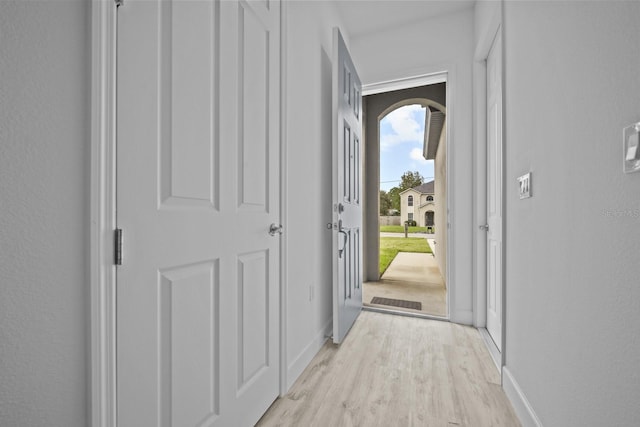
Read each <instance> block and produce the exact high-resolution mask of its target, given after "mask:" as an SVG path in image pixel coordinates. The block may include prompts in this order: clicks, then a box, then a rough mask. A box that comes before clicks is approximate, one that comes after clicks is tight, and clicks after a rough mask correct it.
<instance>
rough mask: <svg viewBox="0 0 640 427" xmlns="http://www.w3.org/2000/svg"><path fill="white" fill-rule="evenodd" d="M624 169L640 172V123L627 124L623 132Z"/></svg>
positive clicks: (630, 171)
mask: <svg viewBox="0 0 640 427" xmlns="http://www.w3.org/2000/svg"><path fill="white" fill-rule="evenodd" d="M622 170H623V171H624V172H625V173H632V172H640V123H635V124H633V125H631V126H627V127H626V128H624V130H623V132H622Z"/></svg>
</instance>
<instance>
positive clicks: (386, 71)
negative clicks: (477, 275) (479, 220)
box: [351, 9, 474, 324]
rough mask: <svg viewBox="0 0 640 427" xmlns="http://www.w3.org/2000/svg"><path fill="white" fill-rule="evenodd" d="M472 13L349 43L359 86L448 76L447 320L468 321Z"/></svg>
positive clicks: (409, 26)
mask: <svg viewBox="0 0 640 427" xmlns="http://www.w3.org/2000/svg"><path fill="white" fill-rule="evenodd" d="M473 29H474V27H473V9H466V10H464V11H461V12H458V13H454V14H450V15H445V16H442V17H439V18H436V19H432V20H428V21H424V22H422V23H418V24H412V25H407V26H403V27H401V28H397V29H393V30H389V31H381V32H376V33H374V34H369V35H363V36H359V37H357V38H354V39H353V43H352V47H351V54H352V55H353V59H354V62H355V64H356V67H357V68H358V70H359V73H360V77H361V78H362V82H363V84H365V85H366V84H372V83H379V82H384V81H389V80H394V79H400V78H406V77H411V76H417V75H423V74H427V73H435V72H441V71H448V72H449V76H448V81H447V86H448V89H449V91H448V93H447V121H448V122H449V125H450V128H449V130H450V132H449V133H448V137H449V140H448V141H447V143H448V149H449V153H448V154H449V156H450V163H449V174H450V175H449V203H450V206H449V207H450V209H451V214H450V218H449V219H450V222H451V234H450V236H451V237H452V240H451V241H450V242H449V245H450V247H451V248H452V250H453V251H452V252H451V255H452V257H453V258H450V259H449V265H450V269H449V283H448V286H450V287H449V288H448V289H449V290H450V301H451V319H452V320H453V321H455V322H460V323H468V324H470V323H471V321H472V302H473V301H472V299H473V294H472V280H471V255H472V251H471V222H472V214H471V213H472V167H471V159H472V156H471V151H472V59H473V46H474V43H473V40H474V33H473Z"/></svg>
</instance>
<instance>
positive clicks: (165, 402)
mask: <svg viewBox="0 0 640 427" xmlns="http://www.w3.org/2000/svg"><path fill="white" fill-rule="evenodd" d="M279 7H280V5H279V2H278V1H275V0H271V1H269V2H259V1H253V2H245V1H233V2H226V1H223V2H220V1H215V0H201V1H177V0H176V1H168V0H162V1H145V0H141V1H137V0H128V1H126V2H125V3H124V5H123V6H121V7H120V8H119V10H118V67H117V222H118V227H119V228H121V229H122V230H123V234H124V239H123V240H124V245H123V264H122V265H121V266H119V267H118V271H117V303H116V307H117V314H116V316H117V372H118V373H117V406H118V425H119V426H121V427H128V426H150V425H162V426H196V425H197V426H230V425H234V426H249V425H253V424H255V422H256V421H257V420H258V419H259V418H260V416H261V415H262V414H263V413H264V411H265V410H266V409H267V408H268V407H269V405H270V404H271V403H272V401H273V400H274V399H275V398H276V397H277V395H278V391H279V363H280V361H279V356H280V354H279V264H280V254H279V250H280V249H279V248H280V245H279V244H280V242H279V240H280V239H279V234H278V233H277V232H276V233H274V234H275V235H270V233H269V229H270V225H271V224H272V223H273V224H276V225H277V224H278V223H279V219H280V212H279V209H280V200H279V197H280V193H279V190H280V186H279V175H278V174H279V158H280V157H279V156H280V153H279V112H280V99H279V94H280V90H279V65H280V59H279V54H280V53H279V44H280V40H279V37H280V30H279V27H280V12H279Z"/></svg>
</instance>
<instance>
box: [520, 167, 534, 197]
mask: <svg viewBox="0 0 640 427" xmlns="http://www.w3.org/2000/svg"><path fill="white" fill-rule="evenodd" d="M518 192H519V194H520V198H521V199H528V198H529V197H531V172H529V173H526V174H524V175H522V176H520V177H518Z"/></svg>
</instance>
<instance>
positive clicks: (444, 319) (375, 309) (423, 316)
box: [362, 305, 449, 322]
mask: <svg viewBox="0 0 640 427" xmlns="http://www.w3.org/2000/svg"><path fill="white" fill-rule="evenodd" d="M362 310H363V311H371V312H374V313H383V314H394V315H396V316H405V317H417V318H419V319H430V320H440V321H442V322H448V321H449V317H442V316H434V315H432V314H425V313H416V312H411V311H402V310H394V309H390V308H381V307H372V306H369V305H363V306H362Z"/></svg>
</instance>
